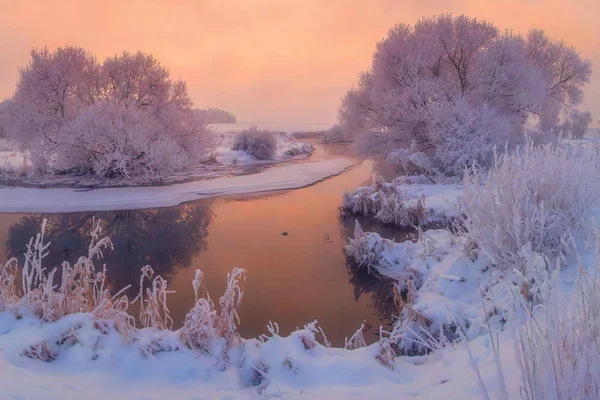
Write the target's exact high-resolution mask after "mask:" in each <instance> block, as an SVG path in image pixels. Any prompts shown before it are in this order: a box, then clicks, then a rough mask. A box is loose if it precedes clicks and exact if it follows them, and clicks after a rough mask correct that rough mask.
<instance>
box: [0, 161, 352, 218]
mask: <svg viewBox="0 0 600 400" xmlns="http://www.w3.org/2000/svg"><path fill="white" fill-rule="evenodd" d="M352 165H354V162H353V161H352V160H350V159H348V158H334V159H330V160H325V161H316V162H307V163H298V164H288V165H283V166H281V167H274V168H270V169H268V170H266V171H263V172H260V173H257V174H251V175H242V176H233V177H220V178H215V179H210V180H203V181H194V182H187V183H180V184H174V185H170V186H146V187H122V188H100V189H94V190H82V189H67V188H50V189H39V188H22V187H8V186H7V187H2V188H0V212H2V213H35V212H75V211H100V210H136V209H142V208H156V207H167V206H173V205H177V204H181V203H184V202H187V201H192V200H199V199H205V198H209V197H213V196H228V195H239V194H249V193H258V192H268V191H275V190H286V189H297V188H301V187H304V186H308V185H311V184H314V183H316V182H319V181H321V180H323V179H326V178H328V177H331V176H334V175H337V174H340V173H341V172H343V171H345V170H346V169H348V168H350V167H351V166H352Z"/></svg>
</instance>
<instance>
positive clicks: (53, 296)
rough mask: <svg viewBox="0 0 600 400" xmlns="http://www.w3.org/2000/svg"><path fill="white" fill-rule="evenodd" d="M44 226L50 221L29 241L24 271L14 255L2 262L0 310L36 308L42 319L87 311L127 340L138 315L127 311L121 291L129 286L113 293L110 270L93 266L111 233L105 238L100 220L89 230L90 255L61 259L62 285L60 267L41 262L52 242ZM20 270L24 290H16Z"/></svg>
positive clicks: (125, 300) (17, 310) (25, 311)
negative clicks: (74, 259)
mask: <svg viewBox="0 0 600 400" xmlns="http://www.w3.org/2000/svg"><path fill="white" fill-rule="evenodd" d="M45 225H46V221H44V222H43V223H42V228H41V232H40V233H38V234H37V236H36V237H35V239H34V238H31V240H30V241H29V243H28V244H27V251H26V253H25V262H24V264H23V268H22V270H21V271H20V273H19V271H18V270H17V269H18V268H17V260H16V259H11V260H9V261H8V262H7V263H6V264H4V265H0V310H2V311H13V312H15V313H19V314H21V313H32V314H34V315H36V316H37V317H39V318H40V319H41V320H42V321H44V322H51V321H56V320H58V319H60V318H63V317H65V316H67V315H70V314H77V313H81V312H88V313H90V314H91V315H92V316H93V318H94V319H95V320H97V321H99V323H100V322H101V321H103V322H101V323H102V324H105V323H108V324H110V325H111V326H113V327H114V329H116V330H117V331H118V332H119V333H120V334H121V335H122V336H123V338H124V339H125V340H129V338H130V334H131V331H132V330H133V328H134V319H133V317H132V316H130V315H129V314H128V313H127V307H128V306H129V301H128V300H127V299H126V296H125V298H124V297H123V296H121V295H122V293H123V291H125V290H126V289H128V288H127V287H126V288H124V289H122V290H121V291H119V292H117V293H116V294H114V295H111V294H110V291H109V288H107V284H106V269H105V268H103V269H102V270H100V271H98V270H96V268H95V266H94V262H93V260H94V258H101V257H102V252H103V250H104V249H106V248H111V247H112V243H111V242H110V240H109V239H108V238H105V237H101V234H102V231H101V228H100V224H99V221H98V223H97V224H96V223H95V224H93V228H92V231H91V232H90V235H91V240H90V245H89V247H88V254H87V256H82V257H79V259H78V261H77V262H76V263H75V264H74V265H72V266H71V265H70V264H69V263H68V262H66V261H65V262H63V263H62V266H61V270H60V273H61V274H60V282H59V284H58V285H57V282H56V281H57V278H58V277H57V272H59V270H58V268H54V269H52V270H47V269H46V268H45V267H44V265H43V264H44V262H43V261H44V259H45V258H46V257H47V255H48V247H49V245H50V244H49V243H46V242H45V237H44V233H45ZM19 275H20V279H21V290H20V291H17V289H16V285H17V282H16V280H17V277H19ZM119 296H121V297H119Z"/></svg>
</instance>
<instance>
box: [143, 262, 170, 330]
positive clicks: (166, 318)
mask: <svg viewBox="0 0 600 400" xmlns="http://www.w3.org/2000/svg"><path fill="white" fill-rule="evenodd" d="M146 278H148V279H149V280H150V281H151V282H152V287H151V288H145V289H146V290H145V292H146V293H145V294H146V297H145V298H144V281H145V280H146ZM169 293H174V292H173V291H168V290H167V281H166V280H165V279H164V278H163V277H162V276H160V275H156V276H154V270H153V269H152V267H150V266H149V265H146V266H144V267H143V268H142V276H141V277H140V293H139V295H138V296H137V297H136V298H135V299H134V300H133V301H134V302H135V301H137V300H138V299H139V301H140V323H141V324H142V326H144V327H145V328H148V327H152V328H156V329H160V330H163V329H166V330H169V329H171V327H172V326H173V319H172V318H171V316H170V315H169V308H168V307H167V295H168V294H169Z"/></svg>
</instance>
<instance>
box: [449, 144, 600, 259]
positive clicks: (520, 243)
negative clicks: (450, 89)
mask: <svg viewBox="0 0 600 400" xmlns="http://www.w3.org/2000/svg"><path fill="white" fill-rule="evenodd" d="M599 199H600V168H599V162H598V158H597V157H596V156H595V155H594V154H591V153H590V154H580V153H577V152H575V151H574V150H573V149H570V148H568V147H561V146H559V145H557V144H556V143H550V144H547V145H545V146H534V144H533V143H532V142H529V143H527V144H526V145H524V146H523V147H521V148H519V149H517V150H516V151H515V152H514V153H504V154H502V155H500V156H498V155H496V156H495V158H494V166H493V168H492V169H491V170H490V171H489V172H487V173H484V172H482V171H480V170H477V169H475V168H473V169H471V170H468V171H466V173H465V175H464V196H463V198H462V201H461V205H460V208H461V212H462V214H463V215H464V219H463V223H464V226H465V227H466V230H467V231H468V234H469V236H470V237H471V238H473V240H474V241H475V242H477V243H478V244H479V246H480V247H481V248H482V249H483V250H484V251H485V252H486V253H487V254H488V255H489V256H490V257H491V259H492V260H493V262H494V263H495V264H497V265H498V266H500V267H504V268H509V267H512V266H519V265H521V266H522V265H523V260H522V256H521V253H522V249H524V248H525V247H526V246H528V247H530V248H531V249H532V250H533V251H535V252H537V253H541V254H545V255H547V256H549V257H552V258H555V257H563V256H565V255H567V254H569V253H570V251H571V250H572V248H571V243H570V241H569V240H568V239H569V236H570V235H571V234H573V235H575V236H578V235H581V234H584V233H585V231H586V229H587V228H586V226H588V225H589V224H587V221H589V219H590V218H591V216H592V212H593V211H594V209H595V208H596V207H597V206H598V204H599Z"/></svg>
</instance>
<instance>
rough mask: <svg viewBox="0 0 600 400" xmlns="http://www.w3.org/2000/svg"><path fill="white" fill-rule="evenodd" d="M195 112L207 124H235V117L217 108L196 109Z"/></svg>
mask: <svg viewBox="0 0 600 400" xmlns="http://www.w3.org/2000/svg"><path fill="white" fill-rule="evenodd" d="M196 112H197V113H198V114H199V115H200V116H201V117H202V119H203V120H204V121H205V122H206V123H207V124H235V123H236V119H235V115H233V114H232V113H230V112H227V111H225V110H221V109H219V108H209V109H206V110H201V109H196Z"/></svg>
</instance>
